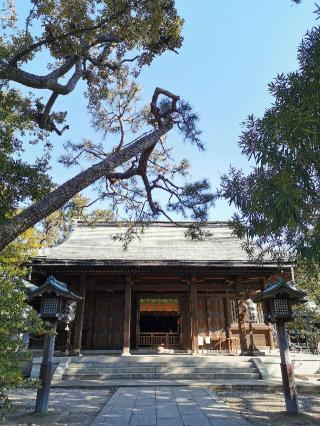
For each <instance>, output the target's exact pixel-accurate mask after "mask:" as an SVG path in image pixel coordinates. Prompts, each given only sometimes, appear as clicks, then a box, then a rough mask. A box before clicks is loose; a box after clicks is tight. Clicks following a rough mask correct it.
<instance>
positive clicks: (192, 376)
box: [63, 372, 259, 380]
mask: <svg viewBox="0 0 320 426" xmlns="http://www.w3.org/2000/svg"><path fill="white" fill-rule="evenodd" d="M74 379H81V380H86V379H89V380H90V379H91V380H97V379H98V380H103V379H106V380H107V379H108V380H115V379H128V380H130V379H142V380H147V379H153V380H158V379H160V380H161V379H170V380H178V379H188V380H199V379H210V380H214V379H224V380H228V379H230V380H233V379H241V380H245V379H249V380H250V379H259V374H258V373H224V374H220V373H192V374H176V373H101V374H89V373H87V374H86V373H85V372H83V373H71V372H70V373H69V372H66V373H65V374H64V375H63V380H74Z"/></svg>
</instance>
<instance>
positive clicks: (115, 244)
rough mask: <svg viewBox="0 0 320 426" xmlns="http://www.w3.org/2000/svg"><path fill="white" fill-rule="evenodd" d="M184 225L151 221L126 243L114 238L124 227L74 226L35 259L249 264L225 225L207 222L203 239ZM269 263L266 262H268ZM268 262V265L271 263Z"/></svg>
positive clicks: (79, 224) (239, 245)
mask: <svg viewBox="0 0 320 426" xmlns="http://www.w3.org/2000/svg"><path fill="white" fill-rule="evenodd" d="M187 229H188V224H187V223H184V222H180V224H179V226H176V225H174V224H172V223H167V222H154V223H152V224H151V225H149V226H145V227H143V232H142V233H140V231H138V234H137V236H136V237H135V238H133V240H132V241H131V242H130V243H129V244H128V247H127V249H125V248H124V244H123V242H122V241H121V240H119V239H118V238H115V237H117V236H119V235H123V234H124V233H125V231H126V230H127V228H126V227H125V226H124V225H121V224H119V223H104V224H100V223H99V224H97V225H95V226H89V225H86V224H84V223H78V224H77V225H76V227H75V229H74V230H73V231H72V232H71V234H70V236H69V238H68V239H66V240H65V241H64V242H63V243H62V244H60V245H58V246H56V247H53V248H49V249H45V250H43V251H42V252H41V253H39V256H38V259H39V260H40V259H42V260H43V261H44V262H46V261H48V262H53V261H54V260H56V261H62V262H64V261H70V262H84V261H96V262H99V263H100V262H104V263H108V264H111V263H115V264H119V263H120V264H121V263H126V264H135V265H143V264H175V263H179V264H181V263H182V264H220V263H221V264H239V265H243V264H252V262H250V261H249V259H248V256H247V253H246V252H245V251H244V249H243V248H242V242H241V240H239V239H238V238H237V237H235V236H233V235H232V230H231V229H230V227H229V226H228V225H227V223H225V222H211V223H209V224H208V225H207V226H206V231H208V232H209V233H210V234H211V235H210V236H209V237H206V238H204V239H203V240H191V239H190V238H186V236H185V233H186V231H187ZM268 263H270V262H268ZM271 263H272V262H271Z"/></svg>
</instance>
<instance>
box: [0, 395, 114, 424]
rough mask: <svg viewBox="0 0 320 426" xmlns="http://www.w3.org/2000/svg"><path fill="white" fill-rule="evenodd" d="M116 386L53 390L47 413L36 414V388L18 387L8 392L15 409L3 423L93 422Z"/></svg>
mask: <svg viewBox="0 0 320 426" xmlns="http://www.w3.org/2000/svg"><path fill="white" fill-rule="evenodd" d="M112 393H113V389H52V390H51V395H50V402H49V412H48V414H47V415H42V414H35V413H34V406H35V398H36V391H35V390H32V389H16V390H15V391H14V392H12V393H11V394H9V397H10V400H11V402H12V408H11V410H10V413H9V414H8V415H7V416H6V418H5V419H4V420H3V421H2V423H1V422H0V424H4V425H15V426H24V425H32V426H38V425H46V426H47V425H68V426H69V425H72V426H76V425H82V426H85V425H90V424H91V423H92V421H93V419H94V418H95V417H96V415H97V413H98V412H99V411H100V409H101V408H102V407H103V405H104V404H105V403H106V401H108V399H109V398H110V397H111V395H112Z"/></svg>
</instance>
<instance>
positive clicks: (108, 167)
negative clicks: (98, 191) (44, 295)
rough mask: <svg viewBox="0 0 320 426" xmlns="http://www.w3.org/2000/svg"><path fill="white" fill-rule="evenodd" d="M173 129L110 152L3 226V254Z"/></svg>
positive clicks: (0, 239) (0, 229)
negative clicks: (37, 225) (25, 234)
mask: <svg viewBox="0 0 320 426" xmlns="http://www.w3.org/2000/svg"><path fill="white" fill-rule="evenodd" d="M172 127H173V124H172V123H169V124H168V125H166V126H164V127H162V128H160V129H157V130H154V131H152V132H151V133H149V134H147V135H144V136H141V137H140V138H139V139H138V140H136V141H134V142H132V143H131V144H129V145H127V146H125V147H124V148H123V149H121V151H116V152H113V153H111V154H110V155H109V156H108V157H106V158H105V159H104V160H102V161H101V162H100V163H97V164H95V165H94V166H92V167H89V168H88V169H87V170H85V171H83V172H81V173H79V174H78V175H76V176H75V177H73V178H72V179H69V180H68V181H66V182H65V183H64V184H62V185H61V186H59V187H58V188H57V189H55V190H54V191H52V192H51V193H50V194H48V195H46V196H45V197H44V198H43V199H42V200H40V201H38V202H37V203H35V204H33V205H32V206H30V207H28V208H26V209H25V210H23V211H22V212H21V213H20V214H18V215H16V216H14V217H13V218H12V219H10V220H8V221H7V222H5V223H4V224H2V225H1V226H0V251H1V250H3V249H4V248H5V247H6V246H7V245H8V244H9V243H11V242H12V241H14V240H15V238H17V237H18V236H19V235H21V234H22V233H23V232H25V231H26V230H27V229H29V228H30V227H31V226H33V225H35V224H36V223H38V222H39V221H40V220H42V219H43V218H45V217H47V216H49V215H50V214H51V213H53V212H55V211H56V210H58V209H59V208H61V207H63V206H64V205H65V204H66V202H67V201H69V200H70V199H71V198H72V197H74V196H75V195H76V194H78V193H79V192H80V191H82V190H83V189H85V188H87V187H88V186H90V185H92V184H93V183H94V182H96V181H97V180H98V179H100V178H102V177H103V176H105V175H107V174H108V173H110V172H111V171H112V170H114V169H115V168H116V167H118V166H120V165H121V164H124V163H126V162H127V161H128V160H130V159H131V158H133V157H135V156H137V155H139V154H141V153H142V152H143V151H145V150H146V149H147V148H149V147H150V146H152V145H153V144H155V143H157V142H158V141H159V139H160V138H161V136H163V135H165V134H166V133H168V132H169V131H170V130H171V129H172Z"/></svg>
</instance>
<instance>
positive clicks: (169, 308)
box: [31, 222, 289, 355]
mask: <svg viewBox="0 0 320 426" xmlns="http://www.w3.org/2000/svg"><path fill="white" fill-rule="evenodd" d="M126 230H127V228H126V227H125V226H124V225H121V224H120V223H98V224H96V225H94V226H92V225H91V226H90V225H87V224H85V223H77V225H76V226H75V228H74V229H73V231H72V232H71V233H70V235H69V237H68V238H67V239H66V240H65V241H64V242H62V244H60V245H58V246H56V247H53V248H48V249H44V250H43V251H42V252H41V253H40V254H39V255H38V256H37V257H35V258H33V261H32V281H33V282H34V283H37V284H42V283H43V282H44V280H45V278H46V277H47V276H49V275H54V276H55V277H56V278H57V279H58V280H59V281H63V282H66V283H67V285H68V286H69V287H70V288H71V289H72V290H73V291H75V292H77V293H78V294H79V295H80V296H82V300H81V301H80V302H79V303H78V306H77V310H76V318H75V321H74V322H73V323H72V326H71V330H70V332H69V335H67V334H68V333H67V332H66V331H65V330H64V329H63V328H61V329H60V330H59V333H58V337H57V339H56V347H57V348H63V347H64V346H65V345H66V341H68V342H70V344H71V349H72V351H73V353H75V354H79V353H80V352H81V351H86V350H87V351H89V350H90V351H101V352H102V351H105V352H106V353H108V351H110V352H119V353H120V352H121V353H123V354H124V355H125V354H129V353H130V352H131V351H133V350H139V349H140V350H141V349H149V350H152V349H155V350H158V351H159V350H162V349H163V350H166V349H176V350H178V349H179V350H184V351H186V352H189V353H191V352H193V353H197V352H198V351H199V350H204V351H208V352H210V353H214V352H240V350H241V351H242V353H243V352H244V351H245V350H246V349H247V347H248V344H249V329H250V330H251V333H252V332H253V336H254V343H255V346H256V347H258V348H262V349H264V350H268V349H273V348H274V342H273V330H272V326H271V325H269V324H265V323H264V313H263V309H262V307H261V306H260V305H257V306H255V310H256V315H255V318H254V322H252V318H251V323H250V327H249V320H250V316H249V309H248V299H249V298H250V297H251V296H253V295H254V294H255V293H256V292H257V291H258V290H261V289H263V288H264V287H265V285H266V284H267V282H268V281H269V280H270V279H271V278H272V279H273V278H274V277H275V276H277V275H279V274H280V271H279V269H278V266H277V264H276V263H274V262H272V261H266V263H264V264H263V265H258V264H255V263H253V262H252V261H250V260H249V259H248V257H247V254H246V252H245V251H244V250H243V248H242V242H241V241H240V240H239V239H238V238H236V237H234V236H233V235H232V230H231V229H230V228H229V226H228V225H227V223H224V222H211V223H208V224H207V226H206V229H205V230H206V234H208V235H207V236H206V237H205V238H203V239H201V240H191V239H190V238H188V237H186V231H187V224H186V223H184V222H181V223H180V224H179V226H177V225H174V224H171V223H167V222H154V223H152V224H150V225H148V226H144V227H143V230H142V232H140V231H139V225H138V232H137V235H136V236H135V237H134V238H133V239H132V241H130V242H129V244H128V246H127V248H125V247H124V243H123V240H122V236H123V235H124V233H125V232H126ZM286 271H287V272H288V271H289V268H288V269H286ZM36 346H37V341H31V347H36Z"/></svg>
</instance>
